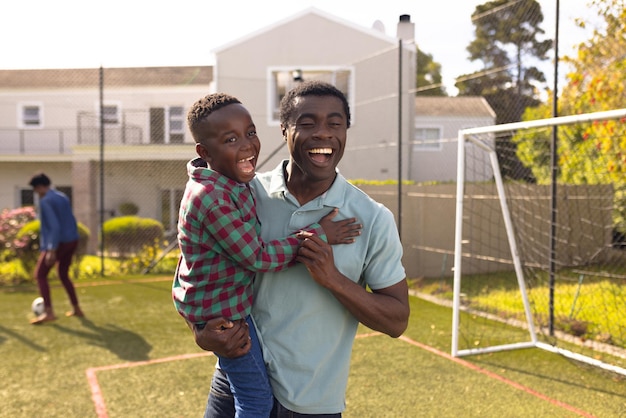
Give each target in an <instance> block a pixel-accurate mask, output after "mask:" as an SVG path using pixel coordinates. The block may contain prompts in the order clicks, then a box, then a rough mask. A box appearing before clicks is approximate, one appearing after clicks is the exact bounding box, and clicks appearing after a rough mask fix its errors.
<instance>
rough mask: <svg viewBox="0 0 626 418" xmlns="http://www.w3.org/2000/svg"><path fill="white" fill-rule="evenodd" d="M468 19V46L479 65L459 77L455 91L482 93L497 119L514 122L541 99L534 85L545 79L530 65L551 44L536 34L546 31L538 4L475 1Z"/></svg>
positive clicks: (531, 1)
mask: <svg viewBox="0 0 626 418" xmlns="http://www.w3.org/2000/svg"><path fill="white" fill-rule="evenodd" d="M472 21H473V22H474V25H475V26H476V29H475V34H476V39H474V40H473V41H472V42H471V43H470V44H469V46H468V47H467V51H468V52H469V54H470V55H469V59H470V61H482V63H483V69H482V70H480V71H477V72H475V73H472V74H466V75H464V76H461V77H459V78H458V79H457V80H458V81H457V83H456V87H457V88H458V89H459V95H461V96H470V95H471V96H484V97H485V99H486V100H487V101H488V102H489V104H490V105H491V107H492V108H493V109H494V111H495V112H496V115H497V123H508V122H517V121H519V120H520V119H521V115H522V113H523V112H524V109H526V108H527V107H532V106H536V105H538V104H539V103H540V100H539V97H538V93H537V92H538V89H537V85H538V84H540V83H545V76H544V74H543V73H542V72H541V71H540V70H539V69H538V68H537V67H536V66H533V65H532V62H536V61H537V60H539V61H544V60H546V59H547V53H548V51H549V50H550V48H551V47H552V41H551V40H549V39H548V40H540V39H539V38H540V37H541V36H542V35H543V34H544V33H545V32H544V30H543V29H541V27H540V24H541V23H542V22H543V13H542V12H541V6H540V5H539V3H537V1H535V0H515V1H512V0H494V1H490V2H487V3H485V4H482V5H479V6H477V7H476V9H475V10H474V13H473V14H472ZM523 63H526V66H524V65H523Z"/></svg>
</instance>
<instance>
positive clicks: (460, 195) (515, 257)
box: [451, 109, 626, 375]
mask: <svg viewBox="0 0 626 418" xmlns="http://www.w3.org/2000/svg"><path fill="white" fill-rule="evenodd" d="M625 117H626V109H618V110H611V111H606V112H596V113H588V114H582V115H573V116H563V117H556V118H549V119H541V120H535V121H528V122H517V123H510V124H502V125H493V126H485V127H479V128H470V129H463V130H460V131H459V133H458V155H457V187H456V217H455V238H454V269H453V317H452V347H451V354H452V356H453V357H460V356H468V355H475V354H480V353H490V352H497V351H504V350H514V349H519V348H540V349H544V350H547V351H551V352H555V353H559V354H561V355H564V356H566V357H569V358H572V359H574V360H577V361H580V362H583V363H588V364H591V365H593V366H597V367H600V368H602V369H605V370H609V371H612V372H615V373H618V374H622V375H626V369H624V368H622V367H619V366H615V365H612V364H607V363H604V362H603V361H600V360H597V359H595V358H592V357H590V356H587V355H583V354H579V353H576V352H572V351H570V350H566V349H563V348H559V347H556V345H552V344H547V343H545V342H542V341H540V340H539V339H538V337H537V336H538V329H536V324H535V319H534V317H533V312H532V308H531V301H530V300H529V292H528V290H527V285H526V283H527V282H526V278H525V277H524V274H525V273H524V268H523V265H522V264H523V261H522V260H521V259H520V252H519V250H518V245H519V240H520V238H519V237H518V236H516V229H515V226H514V222H513V217H512V214H511V211H510V209H509V205H508V203H507V195H506V193H507V190H506V188H505V179H503V177H502V174H501V167H500V163H499V160H498V155H497V153H496V146H495V140H494V138H495V137H496V135H498V134H499V133H500V134H502V133H511V132H518V131H520V130H525V129H534V128H549V127H555V126H561V125H571V124H581V123H586V122H597V121H604V120H610V119H621V118H622V119H623V118H625ZM468 145H471V147H470V151H468ZM468 152H473V153H476V152H481V153H484V155H485V157H483V158H484V162H483V164H484V165H486V164H488V165H490V167H489V170H485V169H483V170H485V171H483V173H485V172H486V173H487V175H486V176H487V177H490V178H489V179H486V178H483V179H476V176H474V177H472V176H471V174H470V175H468V174H467V173H466V158H468V155H467V153H468ZM480 181H483V182H490V183H492V186H493V187H494V188H495V191H496V192H497V199H494V201H495V200H497V202H498V203H499V210H500V213H499V214H498V216H501V220H500V222H501V223H503V225H504V228H505V230H506V239H507V241H508V242H507V243H506V245H508V250H507V251H510V254H507V255H508V256H509V257H510V259H509V258H507V260H506V263H507V264H508V267H507V268H509V270H512V271H514V274H515V277H516V278H517V287H518V290H519V297H520V299H521V305H522V306H523V311H524V315H523V316H524V318H525V320H524V321H521V320H519V321H517V323H516V325H517V326H519V327H521V328H523V329H525V330H527V331H528V334H527V338H526V339H525V340H523V341H516V342H507V343H504V344H496V345H491V346H482V345H481V344H478V343H476V344H475V346H471V344H470V346H469V347H464V348H460V344H459V342H460V338H461V336H460V321H461V315H462V314H466V315H481V314H482V315H484V316H486V317H494V316H496V315H493V313H480V312H476V311H474V309H473V308H472V306H469V305H468V304H467V303H464V297H465V295H464V294H463V292H462V280H463V278H464V274H466V275H468V274H471V272H464V271H463V266H464V259H469V258H472V257H474V258H477V259H479V258H481V257H483V260H484V259H486V258H489V256H484V255H483V254H481V253H480V251H477V252H474V251H469V250H468V249H467V248H468V245H469V240H468V238H467V237H466V236H465V235H464V230H463V228H464V223H465V224H466V225H467V224H468V223H471V222H472V220H470V219H469V217H470V215H468V214H466V213H465V212H464V204H465V203H466V199H468V198H472V196H469V197H468V196H467V195H466V193H467V191H466V188H467V187H468V184H469V183H472V182H480ZM474 198H476V199H477V198H478V197H474ZM494 205H495V202H494ZM503 245H505V244H503ZM488 261H493V260H488ZM496 261H497V260H496ZM505 321H506V320H505ZM521 322H523V323H521ZM539 327H540V325H539Z"/></svg>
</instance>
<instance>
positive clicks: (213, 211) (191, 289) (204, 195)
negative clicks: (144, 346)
mask: <svg viewBox="0 0 626 418" xmlns="http://www.w3.org/2000/svg"><path fill="white" fill-rule="evenodd" d="M198 160H199V159H196V160H194V161H191V162H189V163H188V164H187V172H188V174H189V181H188V182H187V185H186V187H185V193H184V195H183V199H182V201H181V204H180V213H179V219H178V241H179V246H180V252H181V255H180V260H179V263H178V268H177V269H176V274H175V277H174V283H173V286H172V296H173V299H174V304H175V306H176V309H177V310H178V312H179V313H180V314H181V315H182V316H183V317H185V318H186V319H187V320H189V321H190V322H192V323H204V322H206V321H207V320H208V319H211V318H215V317H219V316H223V317H226V318H229V319H233V320H235V319H241V318H245V317H246V316H248V315H249V314H250V308H251V306H252V283H253V281H254V277H255V272H257V271H259V272H264V271H279V270H282V269H284V268H286V267H287V266H288V265H290V264H291V263H293V262H295V261H294V260H295V257H296V255H297V250H298V247H299V244H300V240H299V239H297V238H296V237H295V234H294V235H291V236H289V237H286V238H284V239H281V240H273V241H270V242H267V243H264V242H263V241H261V238H260V232H261V225H260V223H259V221H258V219H257V216H256V207H255V204H254V197H253V196H252V193H251V189H250V187H249V186H248V185H247V184H239V183H237V182H235V181H234V180H231V179H230V178H228V177H226V176H223V175H221V174H219V173H217V172H215V171H213V170H210V169H209V168H206V166H205V167H202V164H203V163H204V161H202V160H199V161H198ZM204 164H206V163H204ZM307 231H308V232H311V233H314V234H317V235H320V236H321V237H323V239H326V237H325V235H324V230H323V229H322V227H321V226H320V225H319V224H313V225H311V226H310V227H309V228H308V229H307Z"/></svg>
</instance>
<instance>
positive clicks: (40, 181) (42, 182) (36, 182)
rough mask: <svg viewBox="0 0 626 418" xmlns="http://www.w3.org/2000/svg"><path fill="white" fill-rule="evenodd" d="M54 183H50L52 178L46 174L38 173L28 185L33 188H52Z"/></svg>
mask: <svg viewBox="0 0 626 418" xmlns="http://www.w3.org/2000/svg"><path fill="white" fill-rule="evenodd" d="M51 183H52V182H51V181H50V177H48V176H46V175H45V174H44V173H37V174H35V175H34V176H32V177H31V178H30V181H29V182H28V184H30V186H31V187H37V186H50V184H51Z"/></svg>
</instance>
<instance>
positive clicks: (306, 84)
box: [280, 80, 350, 128]
mask: <svg viewBox="0 0 626 418" xmlns="http://www.w3.org/2000/svg"><path fill="white" fill-rule="evenodd" d="M305 96H320V97H323V96H334V97H336V98H338V99H339V100H341V103H343V110H344V112H345V113H346V125H347V127H348V128H349V127H350V105H349V104H348V99H347V98H346V95H345V94H343V92H342V91H341V90H339V89H338V88H337V87H335V86H333V85H332V84H330V83H326V82H324V81H319V80H309V81H303V82H302V83H300V84H298V85H297V86H296V87H294V88H293V89H291V90H289V91H288V92H287V94H285V96H284V97H283V98H282V100H281V101H280V124H281V125H283V126H287V125H288V124H289V121H290V120H291V117H292V116H293V112H294V111H295V108H296V106H295V103H296V98H298V97H305Z"/></svg>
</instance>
